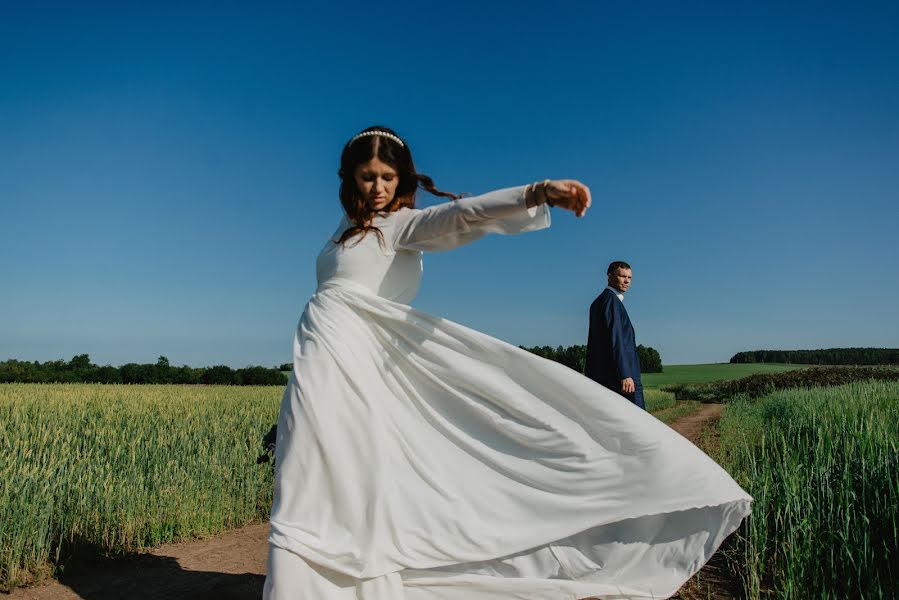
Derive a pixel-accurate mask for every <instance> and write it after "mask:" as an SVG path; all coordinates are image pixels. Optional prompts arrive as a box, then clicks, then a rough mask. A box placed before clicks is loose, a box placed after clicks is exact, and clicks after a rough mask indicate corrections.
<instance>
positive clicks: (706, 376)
mask: <svg viewBox="0 0 899 600" xmlns="http://www.w3.org/2000/svg"><path fill="white" fill-rule="evenodd" d="M806 366H808V365H782V364H776V363H752V364H730V363H716V364H711V365H665V372H664V373H646V374H645V375H641V376H640V378H641V379H642V380H643V387H644V388H647V389H658V388H660V387H662V386H663V385H669V384H672V383H704V382H706V381H721V380H725V379H739V378H741V377H746V376H747V375H753V374H755V373H780V372H782V371H792V370H793V369H802V368H805V367H806Z"/></svg>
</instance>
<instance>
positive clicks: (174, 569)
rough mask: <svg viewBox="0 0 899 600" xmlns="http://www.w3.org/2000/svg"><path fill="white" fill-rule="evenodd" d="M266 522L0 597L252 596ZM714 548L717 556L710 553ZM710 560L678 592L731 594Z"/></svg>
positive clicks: (703, 419) (136, 599)
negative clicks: (714, 553)
mask: <svg viewBox="0 0 899 600" xmlns="http://www.w3.org/2000/svg"><path fill="white" fill-rule="evenodd" d="M720 415H721V405H720V404H704V405H703V406H702V408H701V409H700V410H699V411H697V412H694V413H692V414H689V415H687V416H685V417H683V418H681V419H679V420H677V421H675V422H674V423H672V424H671V427H672V428H673V429H674V430H675V431H677V432H678V433H680V434H681V435H683V436H684V437H686V438H687V439H689V440H690V441H691V442H693V443H694V444H697V445H701V444H702V442H703V438H704V434H703V431H704V430H705V429H707V428H708V427H709V426H710V425H712V424H713V423H714V422H715V421H717V419H718V417H719V416H720ZM267 536H268V524H257V525H249V526H247V527H244V528H242V529H237V530H234V531H229V532H227V533H224V534H222V535H218V536H214V537H211V538H208V539H205V540H198V541H193V542H185V543H181V544H169V545H165V546H160V547H158V548H154V549H153V550H149V551H147V552H145V553H140V554H132V555H128V556H124V557H121V558H115V559H89V560H86V561H83V562H82V563H80V564H69V565H67V567H66V569H65V571H63V573H62V574H60V575H59V578H58V579H57V580H54V581H51V582H49V583H46V584H44V585H39V586H36V587H32V588H19V589H16V590H14V591H13V592H12V593H11V594H9V595H0V600H78V599H84V600H113V599H119V598H129V599H130V600H150V599H153V600H159V599H163V598H196V599H203V600H251V599H252V600H258V599H259V598H261V597H262V587H263V584H264V582H265V567H266V564H265V563H266V552H267V549H268V548H267V542H266V538H267ZM720 554H721V553H720V552H719V553H718V554H716V555H715V557H716V558H717V557H718V555H720ZM716 558H713V559H712V561H711V562H710V563H709V564H708V565H707V566H706V568H704V569H703V570H702V571H701V572H700V573H699V574H698V575H697V576H696V577H694V578H693V579H692V580H690V581H689V582H688V583H687V585H685V586H684V588H683V589H682V590H681V591H680V592H679V593H678V595H677V596H676V598H680V599H681V600H698V599H700V598H703V599H706V598H712V599H721V598H733V597H734V596H733V594H732V593H730V592H728V591H727V590H728V589H729V588H730V583H731V581H730V578H729V577H728V573H727V571H726V565H724V564H723V563H724V561H723V560H716Z"/></svg>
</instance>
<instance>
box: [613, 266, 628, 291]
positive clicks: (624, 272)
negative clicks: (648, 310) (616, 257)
mask: <svg viewBox="0 0 899 600" xmlns="http://www.w3.org/2000/svg"><path fill="white" fill-rule="evenodd" d="M609 286H610V287H613V288H615V289H616V290H618V291H619V292H621V293H622V294H623V293H624V292H626V291H627V288H629V287H631V270H630V269H621V268H618V269H615V270H614V271H612V272H611V273H609Z"/></svg>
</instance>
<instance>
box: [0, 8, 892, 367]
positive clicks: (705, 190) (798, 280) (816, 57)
mask: <svg viewBox="0 0 899 600" xmlns="http://www.w3.org/2000/svg"><path fill="white" fill-rule="evenodd" d="M376 123H377V124H385V125H388V126H390V127H393V128H394V129H396V130H397V131H398V132H399V133H400V134H401V135H403V136H404V137H405V138H406V139H407V141H408V142H409V144H410V146H411V148H412V150H413V153H414V155H415V158H416V165H417V166H418V168H419V169H420V170H422V171H423V172H425V173H428V174H429V175H431V176H432V177H434V179H435V181H436V182H437V184H438V186H439V187H442V188H444V189H447V190H452V191H465V192H475V193H477V192H484V191H488V190H490V189H493V188H497V187H506V186H509V185H516V184H523V183H528V182H531V181H534V180H540V179H544V178H561V177H574V178H578V179H581V180H583V181H584V182H586V183H587V184H588V185H590V186H591V188H592V190H593V195H594V206H593V208H592V210H591V212H589V213H588V215H587V216H586V217H585V218H583V219H580V220H577V219H575V218H574V217H572V216H570V215H568V214H561V213H556V214H555V215H554V223H553V227H552V228H551V229H549V230H547V231H542V232H538V233H533V234H528V235H524V236H517V237H501V236H495V237H493V238H491V239H486V240H483V241H481V242H478V243H476V244H473V245H471V246H468V247H466V248H463V249H460V250H457V251H454V252H450V253H446V254H435V255H428V256H426V257H425V279H424V283H423V287H422V292H421V294H420V296H419V298H418V300H417V301H416V303H415V305H416V306H417V307H418V308H420V309H422V310H426V311H428V312H432V313H435V314H438V315H441V316H444V317H446V318H449V319H452V320H455V321H459V322H462V323H464V324H466V325H469V326H472V327H474V328H477V329H480V330H483V331H486V332H487V333H490V334H492V335H495V336H497V337H500V338H502V339H505V340H507V341H510V342H512V343H515V344H523V345H544V344H550V345H559V344H562V345H570V344H581V343H585V340H586V328H587V308H588V306H589V304H590V302H591V301H592V299H593V297H594V296H595V295H596V294H597V293H598V292H599V291H600V289H601V288H602V287H603V286H604V285H605V281H604V278H605V276H604V272H605V267H606V265H607V264H608V263H609V261H611V260H614V259H624V260H627V261H629V262H630V263H631V264H632V265H633V266H634V283H633V287H632V289H631V291H630V292H629V293H628V296H627V300H626V302H627V306H628V310H629V311H630V314H631V317H632V319H633V320H634V322H635V325H636V327H637V337H638V341H639V342H641V343H643V344H646V345H650V346H653V347H655V348H657V349H658V350H659V351H660V352H661V354H662V358H663V360H664V361H665V362H666V363H668V364H676V363H695V362H721V361H726V360H728V359H729V357H730V356H731V355H732V354H733V353H734V352H737V351H740V350H749V349H756V348H816V347H829V346H891V347H895V346H897V345H899V308H897V307H899V241H897V224H899V218H897V217H899V208H897V206H899V5H897V4H896V3H895V2H883V3H871V2H848V1H847V2H844V3H824V2H770V3H762V2H738V3H732V2H659V3H647V2H633V1H628V2H625V1H620V2H600V1H589V2H527V3H521V2H484V1H481V2H452V3H449V2H447V3H439V4H437V3H421V2H416V3H408V4H405V3H399V2H389V3H375V2H367V3H358V4H353V3H336V5H335V6H333V7H329V6H328V5H327V3H283V4H282V3H274V2H266V3H250V2H245V3H238V2H203V3H190V2H177V3H175V2H172V3H167V2H154V3H121V2H108V3H97V2H87V1H86V2H55V3H51V2H40V1H34V2H4V3H3V4H2V5H0V231H2V234H0V257H2V260H0V282H2V283H0V286H2V287H0V359H7V358H19V359H26V360H41V361H44V360H51V359H57V358H63V359H66V360H68V359H69V358H71V357H72V356H73V355H74V354H78V353H82V352H87V353H90V355H91V358H92V359H93V360H94V362H97V363H100V364H114V365H118V364H122V363H124V362H129V361H137V362H154V361H155V360H156V357H157V356H159V355H166V356H168V357H169V359H170V360H171V362H172V363H173V364H190V365H193V366H205V365H212V364H228V365H231V366H235V367H240V366H245V365H248V364H263V365H266V366H270V365H275V364H279V363H282V362H287V361H289V360H290V351H291V340H292V336H293V332H294V328H295V326H296V323H297V320H298V318H299V316H300V313H301V312H302V309H303V306H304V304H305V302H306V300H307V298H308V296H309V295H310V294H311V293H312V292H313V290H314V289H315V275H314V260H315V257H316V254H317V252H318V250H319V249H320V248H321V246H322V244H323V242H324V239H325V237H326V236H327V235H328V234H330V233H331V231H332V230H333V228H334V226H335V225H336V221H337V219H338V218H339V214H340V212H339V211H340V208H339V204H338V201H337V184H338V180H337V176H336V170H337V163H338V157H339V152H340V149H341V147H342V145H343V143H344V142H345V141H346V139H347V138H348V137H350V136H351V135H353V134H354V133H356V132H357V131H358V130H360V129H362V128H364V127H366V126H368V125H371V124H376ZM434 201H435V199H433V198H431V197H430V196H428V195H427V194H423V195H422V196H420V199H419V202H420V204H421V205H425V204H428V203H431V202H434Z"/></svg>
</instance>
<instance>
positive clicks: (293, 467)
mask: <svg viewBox="0 0 899 600" xmlns="http://www.w3.org/2000/svg"><path fill="white" fill-rule="evenodd" d="M276 461H277V462H276V474H275V501H274V505H273V508H272V518H271V535H270V538H269V541H270V555H269V574H268V579H267V581H266V592H265V594H266V598H271V599H282V598H284V599H287V598H290V599H300V598H303V599H306V598H308V599H310V600H311V599H322V600H344V599H346V600H349V599H350V598H352V599H353V600H359V599H364V600H400V599H406V600H425V599H427V600H437V599H440V600H462V599H463V598H464V599H465V600H494V599H497V600H498V599H499V598H504V599H508V598H520V599H533V600H536V599H540V600H553V599H559V600H561V599H575V598H583V597H588V596H596V597H601V598H664V597H668V596H670V595H671V594H673V593H674V592H676V591H677V589H678V588H679V587H680V586H681V585H682V584H683V583H684V582H685V581H686V580H687V579H688V578H689V577H690V576H692V575H693V573H695V572H696V571H697V570H699V569H700V568H701V567H702V565H703V564H705V562H706V561H707V560H708V559H709V557H710V556H711V555H712V553H713V552H714V551H715V549H716V548H717V547H718V546H719V545H720V544H721V542H722V541H723V540H724V538H725V537H727V535H729V534H730V533H731V532H733V531H734V530H735V529H736V528H737V526H739V524H740V522H741V520H742V519H743V518H744V517H745V516H746V515H747V514H749V511H750V503H751V498H750V497H749V496H748V495H747V494H746V493H745V492H744V491H743V490H742V489H741V488H740V487H739V486H738V485H737V484H736V483H735V482H734V481H733V480H732V479H731V478H730V476H729V475H728V474H727V473H726V472H725V471H723V470H722V469H721V468H720V467H719V466H718V465H717V464H715V463H714V462H713V461H712V460H711V459H710V458H708V457H707V456H706V455H705V454H704V453H702V452H701V451H700V450H698V449H697V448H696V447H695V446H694V445H693V444H691V443H690V442H689V441H687V440H686V439H684V438H683V437H681V436H680V435H679V434H677V433H675V432H674V431H672V430H671V429H670V428H669V427H667V426H666V425H664V424H662V423H661V422H659V421H658V420H657V419H655V418H654V417H652V416H651V415H649V414H647V413H645V412H644V411H642V410H641V409H639V408H637V407H635V406H634V405H632V404H631V403H630V402H628V401H627V400H625V399H624V398H622V397H621V396H619V395H617V394H615V393H613V392H611V391H609V390H607V389H606V388H604V387H602V386H600V385H599V384H597V383H595V382H593V381H591V380H590V379H588V378H586V377H584V376H582V375H580V374H579V373H576V372H574V371H572V370H571V369H569V368H568V367H565V366H563V365H560V364H558V363H555V362H552V361H549V360H545V359H542V358H540V357H538V356H535V355H533V354H531V353H529V352H527V351H524V350H521V349H520V348H517V347H515V346H512V345H510V344H507V343H505V342H502V341H500V340H497V339H495V338H492V337H490V336H488V335H485V334H482V333H479V332H477V331H474V330H472V329H469V328H467V327H464V326H461V325H459V324H456V323H452V322H450V321H447V320H445V319H441V318H438V317H434V316H431V315H428V314H426V313H423V312H420V311H416V310H414V309H412V308H410V307H409V306H407V305H404V304H399V303H395V302H391V301H389V300H386V299H384V298H382V297H379V296H375V295H373V294H371V293H370V292H367V291H366V290H364V289H362V288H360V287H358V286H353V285H352V284H350V283H346V284H343V285H331V286H325V287H323V288H320V289H319V291H318V292H316V294H315V295H314V296H313V298H312V299H311V300H310V302H309V304H308V305H307V307H306V310H305V312H304V313H303V317H302V319H301V320H300V324H299V327H298V330H297V336H296V339H295V347H294V372H293V374H292V376H291V378H290V383H289V385H288V387H287V390H286V392H285V395H284V400H283V402H282V406H281V415H280V418H279V422H278V440H277V449H276Z"/></svg>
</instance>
